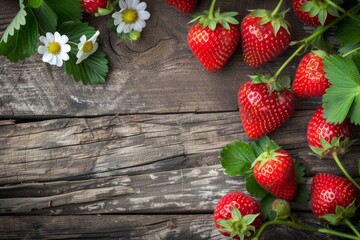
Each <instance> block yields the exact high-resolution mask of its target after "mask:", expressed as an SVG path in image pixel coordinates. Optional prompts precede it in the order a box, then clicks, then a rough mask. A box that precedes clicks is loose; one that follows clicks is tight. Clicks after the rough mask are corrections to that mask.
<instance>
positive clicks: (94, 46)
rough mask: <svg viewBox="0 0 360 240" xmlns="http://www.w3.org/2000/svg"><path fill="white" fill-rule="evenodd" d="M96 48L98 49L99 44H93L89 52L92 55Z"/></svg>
mask: <svg viewBox="0 0 360 240" xmlns="http://www.w3.org/2000/svg"><path fill="white" fill-rule="evenodd" d="M98 47H99V44H98V43H97V42H94V45H93V49H92V51H91V54H92V53H94V52H96V50H97V49H98Z"/></svg>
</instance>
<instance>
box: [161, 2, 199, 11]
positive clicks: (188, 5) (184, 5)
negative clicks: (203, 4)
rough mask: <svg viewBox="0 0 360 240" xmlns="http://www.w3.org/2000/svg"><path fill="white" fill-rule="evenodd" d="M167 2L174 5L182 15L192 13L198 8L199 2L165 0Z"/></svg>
mask: <svg viewBox="0 0 360 240" xmlns="http://www.w3.org/2000/svg"><path fill="white" fill-rule="evenodd" d="M165 2H166V3H168V4H170V5H173V6H174V7H176V8H177V9H178V10H179V11H180V12H182V13H191V12H193V11H194V10H195V8H196V3H197V0H165Z"/></svg>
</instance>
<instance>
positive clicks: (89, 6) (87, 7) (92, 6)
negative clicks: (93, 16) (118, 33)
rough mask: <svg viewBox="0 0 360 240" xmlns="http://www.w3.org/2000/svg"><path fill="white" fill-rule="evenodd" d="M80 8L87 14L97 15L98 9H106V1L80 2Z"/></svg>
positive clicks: (89, 0)
mask: <svg viewBox="0 0 360 240" xmlns="http://www.w3.org/2000/svg"><path fill="white" fill-rule="evenodd" d="M81 4H82V8H83V9H84V11H85V12H87V13H97V12H98V8H106V5H107V0H81Z"/></svg>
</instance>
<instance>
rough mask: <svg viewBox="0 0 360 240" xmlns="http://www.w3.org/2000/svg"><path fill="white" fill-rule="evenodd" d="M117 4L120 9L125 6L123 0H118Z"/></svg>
mask: <svg viewBox="0 0 360 240" xmlns="http://www.w3.org/2000/svg"><path fill="white" fill-rule="evenodd" d="M119 6H120V8H121V9H122V8H127V5H126V3H125V1H124V0H120V1H119Z"/></svg>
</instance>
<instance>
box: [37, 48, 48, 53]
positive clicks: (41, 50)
mask: <svg viewBox="0 0 360 240" xmlns="http://www.w3.org/2000/svg"><path fill="white" fill-rule="evenodd" d="M47 51H48V48H47V47H46V46H39V47H38V53H40V54H44V53H46V52H47Z"/></svg>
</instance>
